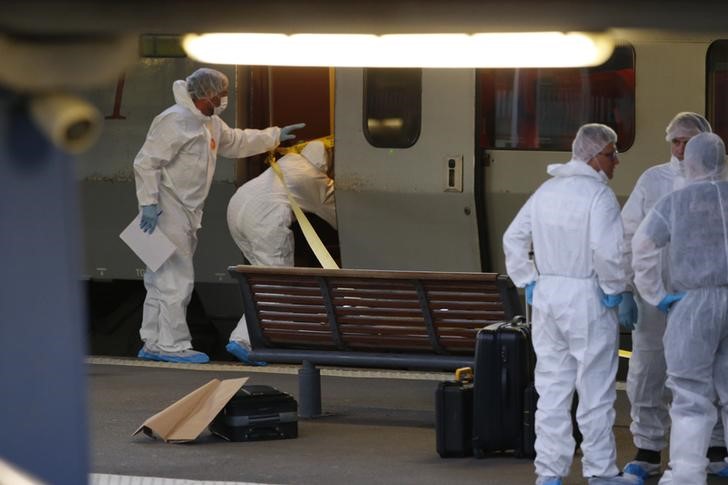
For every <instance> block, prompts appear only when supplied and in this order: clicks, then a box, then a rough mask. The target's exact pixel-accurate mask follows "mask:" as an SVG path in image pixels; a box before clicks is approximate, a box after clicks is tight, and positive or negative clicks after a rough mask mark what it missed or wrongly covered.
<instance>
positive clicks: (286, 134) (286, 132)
mask: <svg viewBox="0 0 728 485" xmlns="http://www.w3.org/2000/svg"><path fill="white" fill-rule="evenodd" d="M304 126H306V123H296V124H295V125H288V126H284V127H283V128H281V136H280V137H279V138H278V140H279V141H282V142H283V141H288V140H293V139H294V138H296V135H293V134H291V133H292V132H294V131H296V130H300V129H301V128H303V127H304Z"/></svg>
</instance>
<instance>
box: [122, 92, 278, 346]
mask: <svg viewBox="0 0 728 485" xmlns="http://www.w3.org/2000/svg"><path fill="white" fill-rule="evenodd" d="M172 91H173V94H174V99H175V103H176V104H174V105H173V106H171V107H169V108H167V109H166V110H165V111H163V112H162V113H161V114H159V115H158V116H157V117H156V118H154V121H153V122H152V125H151V127H150V128H149V133H148V134H147V139H146V141H145V142H144V145H143V146H142V148H141V150H140V151H139V154H138V155H137V156H136V158H135V159H134V175H135V180H136V188H137V199H138V201H139V205H140V206H145V205H150V204H159V209H160V210H161V214H160V216H159V221H158V228H159V229H160V230H161V231H162V232H163V233H164V234H165V235H167V237H169V239H170V240H171V241H172V242H173V243H174V245H175V246H176V247H177V250H176V251H175V253H174V254H173V255H172V256H171V257H170V258H169V259H168V260H167V261H166V262H165V263H164V264H163V265H162V266H161V267H160V268H159V269H158V270H157V271H155V272H153V271H150V270H149V269H147V271H146V272H145V273H144V285H145V287H146V289H147V296H146V299H145V301H144V313H143V317H142V326H141V330H140V332H139V333H140V335H141V338H142V340H143V341H144V342H145V343H148V344H152V345H156V346H158V347H159V348H160V349H161V350H163V351H168V352H177V351H181V350H185V349H191V348H192V344H191V337H190V332H189V329H188V327H187V317H186V313H187V304H188V303H189V300H190V297H191V295H192V290H193V286H194V269H193V266H192V256H193V255H194V252H195V248H196V246H197V235H196V233H197V230H198V229H199V228H200V227H201V222H202V209H203V206H204V203H205V199H206V198H207V194H208V192H209V191H210V185H211V184H212V177H213V175H214V173H215V163H216V159H217V155H218V153H219V154H221V155H223V156H225V157H229V158H239V157H247V156H251V155H255V154H258V153H262V152H265V151H268V150H272V149H274V148H275V147H276V146H278V139H279V136H280V129H279V128H277V127H271V128H267V129H265V130H241V129H233V128H230V127H229V126H227V125H226V124H225V122H224V121H223V120H222V119H220V117H218V116H217V115H213V116H205V115H204V114H202V113H201V112H200V111H199V110H198V109H197V108H196V107H195V105H194V103H193V102H192V98H191V97H190V95H189V94H188V92H187V84H186V82H185V81H175V82H174V84H173V87H172Z"/></svg>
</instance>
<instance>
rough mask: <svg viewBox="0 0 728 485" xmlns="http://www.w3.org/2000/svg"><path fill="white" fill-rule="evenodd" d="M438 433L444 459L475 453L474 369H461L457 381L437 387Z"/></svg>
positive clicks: (440, 453)
mask: <svg viewBox="0 0 728 485" xmlns="http://www.w3.org/2000/svg"><path fill="white" fill-rule="evenodd" d="M435 435H436V440H437V453H438V454H439V455H440V456H441V457H442V458H450V457H463V456H470V455H472V454H473V371H472V369H471V368H470V367H465V368H463V369H458V370H457V371H456V372H455V380H454V381H444V382H440V383H439V384H438V385H437V390H435Z"/></svg>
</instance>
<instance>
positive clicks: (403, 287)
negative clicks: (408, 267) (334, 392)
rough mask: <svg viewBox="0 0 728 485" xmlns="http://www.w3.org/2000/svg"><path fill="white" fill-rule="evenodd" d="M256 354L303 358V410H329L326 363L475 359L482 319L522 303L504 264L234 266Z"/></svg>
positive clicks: (422, 363) (513, 311)
mask: <svg viewBox="0 0 728 485" xmlns="http://www.w3.org/2000/svg"><path fill="white" fill-rule="evenodd" d="M228 272H229V273H230V275H231V276H233V277H234V278H235V279H237V280H238V282H239V283H240V289H241V291H242V295H243V305H244V308H245V318H246V322H247V325H248V330H249V333H250V338H251V346H252V351H251V352H250V357H251V358H252V359H254V360H262V361H266V362H279V363H297V364H302V369H301V370H300V371H299V414H300V415H301V416H302V417H310V416H314V415H318V414H320V412H321V392H320V373H319V371H318V369H316V367H315V366H316V365H333V366H346V367H383V368H406V369H429V370H452V369H456V368H458V367H465V366H471V365H472V362H473V355H474V351H475V335H476V333H477V332H478V330H479V329H481V328H483V327H484V326H486V325H488V324H490V323H493V322H498V321H503V320H510V319H511V318H513V317H514V316H515V315H519V314H521V312H522V306H521V303H520V300H519V298H518V294H517V292H516V288H515V287H514V285H513V283H512V282H511V281H510V279H509V278H508V277H507V276H505V275H499V274H496V273H447V272H430V271H380V270H362V269H334V270H327V269H321V268H298V267H297V268H290V267H265V266H245V265H240V266H231V267H230V268H228Z"/></svg>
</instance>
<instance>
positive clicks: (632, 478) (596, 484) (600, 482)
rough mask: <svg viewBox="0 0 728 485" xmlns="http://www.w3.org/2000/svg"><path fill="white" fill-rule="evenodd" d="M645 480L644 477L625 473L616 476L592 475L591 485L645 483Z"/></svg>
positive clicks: (637, 484) (639, 484) (640, 484)
mask: <svg viewBox="0 0 728 485" xmlns="http://www.w3.org/2000/svg"><path fill="white" fill-rule="evenodd" d="M644 483H645V481H644V480H643V479H642V477H639V476H637V475H633V474H631V473H625V474H623V475H617V476H615V477H591V478H589V485H643V484H644Z"/></svg>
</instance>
